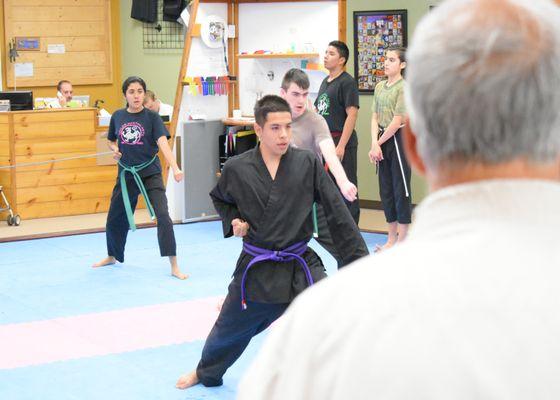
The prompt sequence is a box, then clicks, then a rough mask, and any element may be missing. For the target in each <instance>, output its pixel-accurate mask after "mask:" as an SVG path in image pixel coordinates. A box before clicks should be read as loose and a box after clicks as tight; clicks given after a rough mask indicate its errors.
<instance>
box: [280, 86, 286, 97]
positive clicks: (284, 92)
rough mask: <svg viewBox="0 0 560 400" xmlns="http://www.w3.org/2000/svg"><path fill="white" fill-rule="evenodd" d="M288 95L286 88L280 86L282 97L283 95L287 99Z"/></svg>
mask: <svg viewBox="0 0 560 400" xmlns="http://www.w3.org/2000/svg"><path fill="white" fill-rule="evenodd" d="M286 95H287V93H286V91H285V90H284V88H280V97H282V98H283V99H285V98H286Z"/></svg>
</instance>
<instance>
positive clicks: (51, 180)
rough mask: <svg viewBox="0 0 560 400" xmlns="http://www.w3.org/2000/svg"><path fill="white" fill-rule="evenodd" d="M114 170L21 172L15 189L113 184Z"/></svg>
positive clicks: (98, 168) (87, 168)
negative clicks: (81, 184)
mask: <svg viewBox="0 0 560 400" xmlns="http://www.w3.org/2000/svg"><path fill="white" fill-rule="evenodd" d="M116 172H117V171H116V168H115V167H113V166H107V167H97V168H95V167H93V166H89V167H77V168H72V169H71V170H68V169H56V170H51V169H44V170H35V171H23V172H18V174H17V188H18V189H20V188H35V187H39V186H53V185H71V184H78V183H95V182H111V183H112V184H114V183H115V178H116Z"/></svg>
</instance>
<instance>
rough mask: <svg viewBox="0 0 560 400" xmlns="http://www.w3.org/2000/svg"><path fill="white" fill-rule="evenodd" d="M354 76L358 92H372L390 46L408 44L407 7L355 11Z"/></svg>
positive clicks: (382, 73)
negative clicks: (403, 8) (404, 8)
mask: <svg viewBox="0 0 560 400" xmlns="http://www.w3.org/2000/svg"><path fill="white" fill-rule="evenodd" d="M353 21H354V23H353V30H354V77H355V78H356V81H357V82H358V90H359V91H360V93H361V94H371V95H372V94H373V92H374V89H375V85H376V84H377V83H378V82H379V81H381V80H383V79H384V78H385V76H384V67H383V63H384V61H385V51H386V49H387V48H388V47H390V46H404V47H406V46H407V38H408V36H407V10H376V11H354V20H353Z"/></svg>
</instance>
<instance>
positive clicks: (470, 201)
mask: <svg viewBox="0 0 560 400" xmlns="http://www.w3.org/2000/svg"><path fill="white" fill-rule="evenodd" d="M559 231H560V184H559V183H554V182H547V181H536V180H496V181H484V182H479V183H471V184H464V185H457V186H453V187H449V188H446V189H442V190H440V191H437V192H435V193H433V194H432V195H430V196H428V198H427V199H426V200H425V201H423V202H422V203H421V205H420V206H419V207H417V209H416V211H415V221H414V223H413V225H412V227H411V231H410V235H409V237H408V238H407V240H406V241H405V242H404V243H402V244H399V245H397V246H395V247H393V248H392V249H390V250H388V251H385V252H383V253H381V254H379V255H374V256H370V257H366V258H364V259H361V260H359V261H358V262H356V263H355V264H352V265H351V266H349V267H347V268H345V269H344V270H342V271H341V272H339V273H337V274H336V275H335V276H334V277H331V278H329V279H326V280H325V281H323V282H320V283H318V284H317V285H316V286H315V287H314V288H312V289H310V290H308V291H306V292H304V293H303V294H302V295H301V296H300V297H299V298H298V299H296V301H295V303H294V304H293V305H292V306H291V307H290V309H289V310H288V311H287V313H286V315H285V316H284V317H283V319H282V320H281V321H279V322H278V324H277V325H276V327H274V329H273V330H272V331H271V333H270V334H269V337H268V338H267V342H266V344H265V346H264V347H263V349H262V350H261V351H260V353H259V355H258V356H257V359H256V361H255V362H254V364H253V365H252V367H251V368H250V370H249V371H248V372H247V374H246V376H245V377H244V379H243V380H242V382H241V385H240V391H239V397H238V398H239V399H241V400H259V399H263V400H264V399H266V400H288V399H289V400H329V399H344V400H347V399H348V400H350V399H351V400H360V399H376V400H379V399H402V400H404V399H407V400H408V399H416V400H419V399H430V400H437V399H441V400H450V399H453V400H462V399H465V400H466V399H469V400H472V399H508V400H515V399H520V400H521V399H523V400H526V399H540V400H542V399H559V398H560V232H559Z"/></svg>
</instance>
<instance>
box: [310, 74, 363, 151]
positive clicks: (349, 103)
mask: <svg viewBox="0 0 560 400" xmlns="http://www.w3.org/2000/svg"><path fill="white" fill-rule="evenodd" d="M315 107H316V108H317V112H318V113H319V114H320V115H322V116H323V117H324V118H325V120H326V121H327V124H328V125H329V129H330V131H331V132H342V130H343V129H344V123H345V122H346V117H348V114H346V108H348V107H356V108H360V92H359V91H358V84H357V83H356V80H355V79H354V78H353V77H352V75H350V74H349V73H348V72H343V73H342V74H340V75H339V76H337V77H336V78H335V79H333V80H332V81H331V82H329V81H328V77H327V78H325V79H324V80H323V82H322V83H321V87H320V88H319V93H318V95H317V99H316V100H315ZM352 136H353V137H354V136H355V132H354V133H353V134H352ZM350 140H351V141H353V139H352V138H351V139H350ZM354 140H355V139H354ZM349 143H350V142H349Z"/></svg>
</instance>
